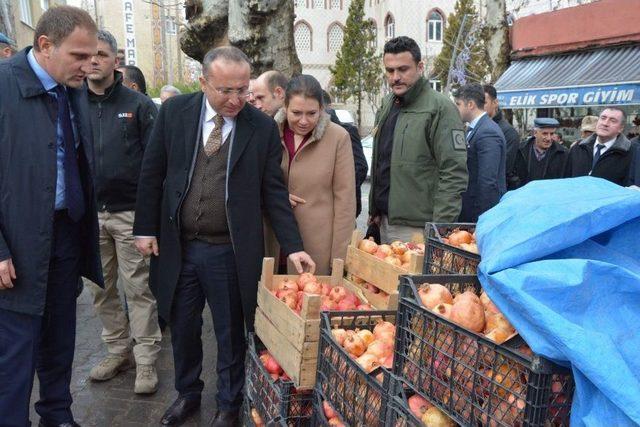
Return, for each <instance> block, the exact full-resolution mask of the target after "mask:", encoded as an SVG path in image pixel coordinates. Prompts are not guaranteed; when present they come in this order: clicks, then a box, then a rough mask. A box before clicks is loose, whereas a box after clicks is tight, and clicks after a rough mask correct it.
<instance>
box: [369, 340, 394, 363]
mask: <svg viewBox="0 0 640 427" xmlns="http://www.w3.org/2000/svg"><path fill="white" fill-rule="evenodd" d="M392 352H393V346H392V345H389V343H388V342H385V341H380V340H375V341H373V342H371V344H369V346H368V347H367V351H366V353H367V354H371V355H373V356H375V357H376V359H378V360H384V359H385V358H386V357H387V356H388V355H389V354H391V353H392Z"/></svg>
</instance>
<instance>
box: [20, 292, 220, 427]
mask: <svg viewBox="0 0 640 427" xmlns="http://www.w3.org/2000/svg"><path fill="white" fill-rule="evenodd" d="M204 314H205V316H204V325H203V346H204V349H205V350H204V362H203V373H202V379H203V380H204V382H205V388H204V392H203V395H202V406H201V408H200V411H199V412H198V413H196V414H195V415H194V416H193V417H192V418H191V419H190V420H189V422H187V423H185V424H184V425H185V426H206V425H208V424H209V422H210V421H211V419H212V418H213V415H214V412H215V387H216V375H215V354H216V343H215V339H214V334H213V325H212V323H211V314H210V312H209V309H208V307H205V312H204ZM77 325H78V326H77V332H76V353H75V359H74V366H73V377H72V379H71V393H72V396H73V406H72V410H73V415H74V417H75V420H76V422H77V423H78V424H80V425H81V426H82V427H111V426H113V427H123V426H131V427H134V426H136V427H139V426H154V425H160V418H162V414H163V413H164V411H165V410H166V409H167V407H168V406H169V405H171V403H173V401H174V399H175V398H176V397H177V394H176V392H175V389H174V388H173V356H172V354H171V337H170V336H169V332H168V329H165V334H164V336H163V338H162V340H163V341H162V350H161V351H160V355H159V358H158V361H157V363H156V368H157V369H158V377H159V379H160V386H159V388H158V391H157V392H156V393H155V394H153V395H150V396H139V395H136V394H135V393H134V392H133V384H134V381H135V377H136V373H135V369H131V370H129V371H127V372H123V373H121V374H120V375H118V376H117V377H115V378H114V379H112V380H110V381H106V382H102V383H96V382H92V381H89V379H88V377H89V371H90V370H91V368H92V367H93V366H94V365H95V364H97V363H98V362H99V361H100V360H101V359H102V357H103V356H104V355H105V354H106V349H105V346H104V345H103V344H102V341H101V340H100V332H101V330H102V327H101V325H100V322H99V320H98V318H97V317H96V316H95V313H94V311H93V305H92V303H91V293H90V292H89V290H88V289H86V288H85V290H84V291H83V292H82V295H81V296H80V298H78V322H77ZM37 398H38V382H37V380H36V381H35V384H34V390H33V395H32V405H31V422H32V424H33V425H35V426H37V425H38V421H39V417H38V415H37V414H36V412H35V411H34V410H33V402H35V401H36V400H37Z"/></svg>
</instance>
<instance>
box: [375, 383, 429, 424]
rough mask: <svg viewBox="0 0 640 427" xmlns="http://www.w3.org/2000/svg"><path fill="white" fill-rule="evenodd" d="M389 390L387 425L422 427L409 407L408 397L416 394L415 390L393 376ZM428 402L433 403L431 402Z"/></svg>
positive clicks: (420, 421)
mask: <svg viewBox="0 0 640 427" xmlns="http://www.w3.org/2000/svg"><path fill="white" fill-rule="evenodd" d="M391 391H392V393H393V396H391V398H390V399H389V409H388V410H387V426H392V427H424V424H423V423H422V420H420V419H418V418H417V417H416V416H415V415H414V414H413V413H412V412H411V409H410V408H409V399H408V398H409V397H411V396H413V395H414V394H416V392H415V390H413V389H412V388H411V387H410V386H408V385H407V384H406V383H405V382H404V381H403V380H402V379H400V378H397V377H395V378H393V380H392V389H391ZM427 400H429V399H427ZM430 403H431V404H432V405H433V403H432V402H430ZM434 406H435V405H434Z"/></svg>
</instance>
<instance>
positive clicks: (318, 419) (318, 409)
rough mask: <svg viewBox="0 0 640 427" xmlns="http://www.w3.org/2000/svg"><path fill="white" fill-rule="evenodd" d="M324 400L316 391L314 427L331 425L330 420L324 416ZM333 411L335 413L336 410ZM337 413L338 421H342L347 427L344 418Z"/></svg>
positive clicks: (314, 398) (314, 396)
mask: <svg viewBox="0 0 640 427" xmlns="http://www.w3.org/2000/svg"><path fill="white" fill-rule="evenodd" d="M324 400H325V398H324V396H322V395H321V394H320V393H319V392H318V391H315V392H314V393H313V426H314V427H317V426H322V427H326V426H330V425H331V424H329V420H328V419H327V417H326V415H325V414H324V408H323V406H322V402H323V401H324ZM333 410H334V411H335V408H333ZM335 412H336V414H337V415H338V419H339V420H340V422H341V423H343V424H344V425H347V424H346V423H345V422H344V419H342V416H341V415H340V414H338V411H335Z"/></svg>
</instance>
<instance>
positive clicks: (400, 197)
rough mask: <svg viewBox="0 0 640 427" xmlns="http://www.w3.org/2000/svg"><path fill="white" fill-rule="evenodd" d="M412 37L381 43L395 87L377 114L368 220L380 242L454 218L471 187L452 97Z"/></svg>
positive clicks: (415, 235)
mask: <svg viewBox="0 0 640 427" xmlns="http://www.w3.org/2000/svg"><path fill="white" fill-rule="evenodd" d="M420 58H421V56H420V48H419V47H418V45H417V44H416V42H415V41H414V40H412V39H410V38H409V37H404V36H402V37H396V38H394V39H391V40H389V41H388V42H387V43H386V44H385V46H384V56H383V62H384V67H385V72H386V77H387V81H388V83H389V87H390V88H391V90H392V92H393V93H391V94H389V95H388V96H387V97H385V99H384V100H383V103H382V107H381V108H380V110H378V113H377V114H376V122H375V129H374V140H373V161H372V172H371V191H370V193H369V215H370V218H369V223H376V224H378V225H379V226H380V235H381V236H380V237H381V240H382V241H383V242H391V241H393V240H402V241H410V240H414V241H415V240H421V238H422V233H423V231H424V226H425V222H455V221H456V220H457V218H458V216H459V215H460V209H461V204H462V201H461V200H462V198H461V197H462V196H461V195H462V193H463V192H464V191H465V190H466V188H467V179H468V174H467V143H466V138H465V133H464V127H463V125H462V121H461V119H460V115H459V113H458V111H457V109H456V107H455V105H454V104H453V102H451V100H449V99H448V98H447V97H446V96H444V95H443V94H441V93H439V92H436V91H435V90H433V89H431V87H430V85H429V82H428V81H427V80H426V79H425V78H424V77H422V73H423V71H424V64H423V63H422V61H421V60H420Z"/></svg>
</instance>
